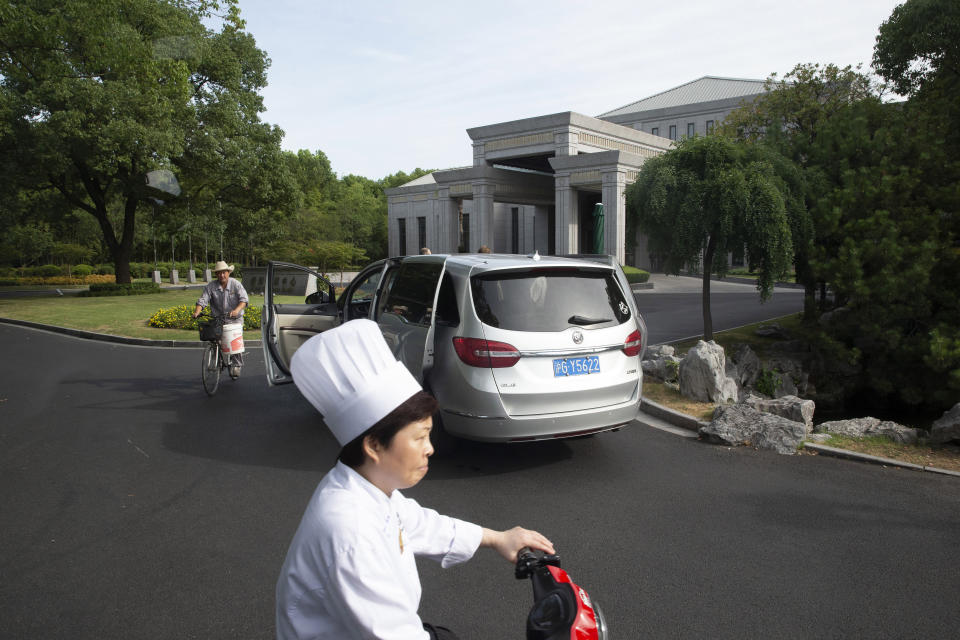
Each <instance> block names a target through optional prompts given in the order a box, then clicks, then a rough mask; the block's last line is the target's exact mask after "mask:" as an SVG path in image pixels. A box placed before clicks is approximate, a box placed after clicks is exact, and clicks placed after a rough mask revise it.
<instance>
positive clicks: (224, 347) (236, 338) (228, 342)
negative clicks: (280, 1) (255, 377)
mask: <svg viewBox="0 0 960 640" xmlns="http://www.w3.org/2000/svg"><path fill="white" fill-rule="evenodd" d="M220 351H222V352H223V355H225V356H230V355H233V354H236V353H243V351H244V349H243V323H242V322H235V323H231V324H225V325H223V333H221V334H220Z"/></svg>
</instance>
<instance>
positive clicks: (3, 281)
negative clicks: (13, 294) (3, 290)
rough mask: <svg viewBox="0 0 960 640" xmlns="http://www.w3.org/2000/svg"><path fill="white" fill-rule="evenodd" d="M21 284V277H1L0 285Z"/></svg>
mask: <svg viewBox="0 0 960 640" xmlns="http://www.w3.org/2000/svg"><path fill="white" fill-rule="evenodd" d="M18 284H20V279H19V278H2V277H0V287H15V286H17V285H18Z"/></svg>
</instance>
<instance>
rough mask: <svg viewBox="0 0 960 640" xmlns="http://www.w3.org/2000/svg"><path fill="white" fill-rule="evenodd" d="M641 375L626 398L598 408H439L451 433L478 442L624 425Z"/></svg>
mask: <svg viewBox="0 0 960 640" xmlns="http://www.w3.org/2000/svg"><path fill="white" fill-rule="evenodd" d="M642 384H643V379H642V378H641V379H640V380H639V381H638V383H637V389H636V391H635V393H634V394H633V397H631V399H630V400H629V401H628V402H624V403H622V404H618V405H612V406H607V407H603V408H600V409H586V410H581V411H567V412H562V413H549V414H539V415H527V416H511V417H505V416H479V415H471V414H468V413H461V412H453V411H449V410H447V409H442V408H441V414H442V417H443V428H444V429H445V430H446V431H447V432H448V433H449V434H450V435H452V436H456V437H458V438H465V439H467V440H478V441H481V442H524V441H529V440H549V439H554V438H570V437H574V436H580V435H586V434H590V433H597V432H600V431H607V430H609V429H616V428H619V427H623V426H626V425H627V424H629V423H630V422H631V421H633V420H634V419H635V418H636V417H637V413H638V412H639V410H640V396H641V389H642Z"/></svg>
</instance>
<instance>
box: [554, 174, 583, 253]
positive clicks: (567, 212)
mask: <svg viewBox="0 0 960 640" xmlns="http://www.w3.org/2000/svg"><path fill="white" fill-rule="evenodd" d="M553 184H554V192H555V194H556V195H555V200H554V203H555V207H556V213H555V216H556V219H555V223H556V235H557V237H556V245H557V254H564V253H577V237H578V231H579V229H580V221H579V220H578V219H577V192H576V190H575V189H573V188H572V187H571V186H570V176H557V177H556V178H554V182H553Z"/></svg>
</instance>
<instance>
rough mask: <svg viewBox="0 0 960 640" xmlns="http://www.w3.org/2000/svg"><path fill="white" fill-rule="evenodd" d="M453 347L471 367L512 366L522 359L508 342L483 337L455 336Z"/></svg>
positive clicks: (496, 367) (497, 367)
mask: <svg viewBox="0 0 960 640" xmlns="http://www.w3.org/2000/svg"><path fill="white" fill-rule="evenodd" d="M453 348H454V349H456V351H457V355H458V356H460V359H461V360H463V362H464V363H465V364H468V365H470V366H471V367H491V368H494V369H499V368H503V367H512V366H513V365H515V364H517V362H518V361H519V360H520V352H519V351H517V349H516V347H514V346H513V345H509V344H507V343H506V342H497V341H496V340H484V339H482V338H454V339H453Z"/></svg>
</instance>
